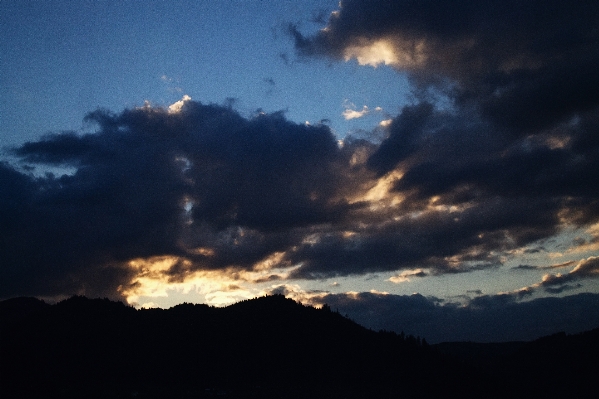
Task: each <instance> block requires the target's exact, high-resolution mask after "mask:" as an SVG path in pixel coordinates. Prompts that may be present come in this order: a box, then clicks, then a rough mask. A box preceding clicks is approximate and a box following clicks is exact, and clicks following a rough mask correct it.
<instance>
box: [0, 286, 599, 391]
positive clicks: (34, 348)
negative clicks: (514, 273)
mask: <svg viewBox="0 0 599 399" xmlns="http://www.w3.org/2000/svg"><path fill="white" fill-rule="evenodd" d="M597 335H598V332H597V331H593V332H589V333H587V334H579V335H576V336H566V335H565V334H563V335H559V336H553V337H548V338H544V339H541V340H538V341H534V342H530V343H514V344H513V345H508V346H505V344H502V345H504V346H503V348H508V347H509V350H503V349H502V347H501V346H496V347H492V346H489V345H490V344H483V345H482V346H481V344H468V343H462V344H459V343H455V344H444V345H435V346H429V345H427V344H426V341H425V340H423V339H420V338H417V337H413V336H404V335H403V334H395V333H391V332H384V331H380V332H374V331H371V330H368V329H366V328H364V327H362V326H360V325H358V324H356V323H354V322H353V321H351V320H349V319H347V318H345V317H343V316H341V315H340V314H338V313H336V312H332V311H331V310H330V309H329V308H328V307H325V308H323V309H314V308H312V307H307V306H303V305H301V304H299V303H296V302H294V301H293V300H291V299H286V298H285V297H283V296H281V295H274V296H267V297H261V298H256V299H253V300H248V301H243V302H239V303H236V304H234V305H231V306H228V307H225V308H214V307H210V306H207V305H193V304H181V305H177V306H175V307H173V308H170V309H168V310H164V309H140V310H136V309H134V308H131V307H128V306H126V305H124V304H122V303H120V302H112V301H109V300H107V299H87V298H84V297H78V296H76V297H72V298H70V299H67V300H65V301H62V302H59V303H58V304H56V305H48V304H45V303H44V302H42V301H39V300H37V299H33V298H15V299H10V300H5V301H2V302H0V383H1V385H0V397H2V398H24V397H36V398H54V397H62V398H75V397H86V398H90V397H97V398H112V397H114V398H162V397H173V398H208V397H223V398H429V397H431V398H432V397H435V398H436V397H463V398H469V397H471V398H474V397H476V398H481V397H484V398H502V397H508V396H509V397H527V398H528V397H553V396H551V395H552V394H553V393H556V392H560V393H565V392H566V391H567V390H569V392H570V393H572V392H574V393H576V395H574V396H571V395H565V396H570V397H583V396H584V394H585V390H586V389H587V388H588V387H589V386H591V385H590V384H591V381H592V382H593V383H594V379H595V378H596V377H595V376H596V375H597V374H596V372H597V371H598V367H597V361H596V360H597V359H599V358H598V357H597V355H598V354H599V349H598V346H597V345H598V342H599V337H598V336H597ZM578 359H582V360H584V361H591V360H593V359H594V360H595V362H594V365H593V366H590V367H589V366H587V368H586V369H584V370H583V369H582V367H573V366H572V365H571V363H576V362H577V361H578ZM531 368H534V370H531ZM535 370H537V371H535ZM544 373H549V375H554V374H556V373H563V374H562V375H564V376H568V377H577V379H576V384H575V385H576V386H577V387H573V384H569V385H567V386H566V385H564V389H561V388H560V387H556V386H555V385H558V383H557V381H560V380H559V379H558V378H557V376H556V378H555V382H553V381H549V382H546V383H545V384H544V385H543V384H541V382H542V379H543V376H544V375H547V374H544ZM573 373H576V376H574V375H573ZM526 383H530V384H532V385H529V386H528V387H526V386H524V387H521V385H522V384H526ZM593 386H594V385H593ZM531 387H534V389H533V388H531ZM524 393H526V396H524ZM537 395H538V396H537ZM541 395H542V396H541ZM589 397H591V396H589ZM593 397H594V396H593Z"/></svg>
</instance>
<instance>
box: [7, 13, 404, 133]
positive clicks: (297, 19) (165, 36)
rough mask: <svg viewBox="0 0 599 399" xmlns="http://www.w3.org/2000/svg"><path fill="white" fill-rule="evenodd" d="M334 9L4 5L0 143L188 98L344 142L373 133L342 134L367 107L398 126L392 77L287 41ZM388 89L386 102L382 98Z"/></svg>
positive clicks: (397, 91)
mask: <svg viewBox="0 0 599 399" xmlns="http://www.w3.org/2000/svg"><path fill="white" fill-rule="evenodd" d="M336 7H337V2H335V1H332V2H326V1H325V2H323V1H312V2H309V1H306V2H300V3H298V2H292V1H280V2H273V1H218V2H204V1H200V2H197V1H189V2H185V1H180V2H176V3H170V2H163V1H150V2H140V1H126V2H109V1H83V2H72V1H50V2H39V1H33V2H21V1H13V2H11V1H8V2H3V4H2V16H1V18H2V26H3V27H4V29H3V30H4V32H5V34H4V35H3V39H2V54H3V59H4V60H3V62H2V87H3V91H4V93H3V96H2V115H3V116H2V120H3V123H2V128H1V129H2V131H1V134H2V138H3V141H4V142H5V143H7V144H19V143H22V142H23V141H27V140H34V139H36V138H37V137H39V136H40V135H41V134H44V133H46V132H49V131H60V130H73V129H79V128H83V127H84V126H83V124H82V119H83V115H85V114H86V113H87V112H89V111H90V110H94V109H96V108H98V107H102V108H107V109H110V110H114V111H118V110H121V109H123V108H125V107H135V106H140V105H143V103H144V101H149V102H151V103H152V104H155V105H162V106H165V105H169V104H172V103H174V102H175V101H177V100H179V99H181V97H182V96H183V95H185V94H186V95H189V96H191V98H192V99H194V100H197V101H201V102H204V103H218V104H222V103H224V102H225V101H227V99H234V101H235V108H236V109H238V110H239V111H240V112H241V113H242V114H244V115H250V114H252V113H254V112H255V111H256V110H258V109H263V110H265V111H267V112H274V111H279V110H285V111H286V115H287V117H288V118H289V119H291V120H293V121H296V122H305V121H310V122H311V123H315V122H318V121H320V120H321V119H330V120H331V126H332V128H333V129H335V131H336V133H337V134H339V135H340V136H341V137H343V136H344V135H345V134H347V132H349V131H351V130H352V129H358V128H361V127H370V126H371V125H375V124H376V123H378V122H379V121H380V120H383V119H384V118H385V114H384V113H383V112H378V113H377V114H376V115H372V117H371V118H370V120H369V121H368V122H369V123H368V124H362V123H357V121H356V120H354V121H353V123H351V122H347V123H346V122H345V119H344V118H343V117H342V112H343V111H345V109H347V108H355V109H357V110H363V106H364V105H366V106H368V107H370V108H371V109H373V110H374V108H376V107H377V106H378V107H382V108H383V110H384V111H385V112H386V113H388V114H396V113H397V112H398V110H399V108H400V107H401V105H402V104H403V103H404V102H406V101H408V97H409V88H408V87H407V84H406V82H405V79H402V78H401V77H399V76H398V75H397V73H395V72H394V71H392V70H391V69H390V68H379V69H376V70H375V69H373V68H362V67H359V66H357V65H356V63H355V62H352V63H347V64H345V63H331V62H327V61H317V62H314V61H310V62H309V61H306V60H298V58H297V57H296V56H295V54H294V49H293V42H292V40H291V38H290V36H289V35H287V34H286V31H287V27H288V24H289V23H298V24H300V26H302V27H303V28H305V29H306V30H308V31H310V30H315V29H318V28H319V26H318V25H317V24H316V23H315V22H313V21H312V20H313V19H314V18H316V17H317V16H318V15H325V16H326V15H328V13H330V12H331V11H333V10H334V9H335V8H336ZM381 87H384V88H385V90H380V88H381Z"/></svg>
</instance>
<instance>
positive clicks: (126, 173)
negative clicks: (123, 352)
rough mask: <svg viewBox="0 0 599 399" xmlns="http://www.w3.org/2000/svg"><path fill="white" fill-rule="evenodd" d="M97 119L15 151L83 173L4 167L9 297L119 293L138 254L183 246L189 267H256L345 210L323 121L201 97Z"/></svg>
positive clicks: (181, 266) (176, 271) (175, 270)
mask: <svg viewBox="0 0 599 399" xmlns="http://www.w3.org/2000/svg"><path fill="white" fill-rule="evenodd" d="M87 119H88V120H89V121H92V122H95V123H97V125H98V126H99V130H98V132H96V133H94V134H85V135H77V134H75V133H64V134H52V135H48V136H46V137H44V138H42V139H41V140H39V141H36V142H28V143H25V144H23V145H22V146H20V147H19V148H16V149H15V150H14V151H13V152H14V154H15V155H16V156H18V157H20V158H21V159H22V161H24V162H27V163H33V164H36V165H39V164H45V165H51V166H67V167H74V168H76V172H75V173H74V174H72V175H63V176H59V177H57V176H54V175H51V174H47V175H46V176H44V177H34V176H33V175H25V174H22V173H19V172H17V171H16V170H15V169H13V168H12V167H10V166H9V165H7V164H2V165H1V166H0V173H1V174H2V179H1V180H0V181H1V182H2V189H1V190H0V191H1V192H2V194H1V197H0V201H1V204H0V205H2V207H3V212H2V218H3V220H2V222H3V223H2V229H1V231H0V234H1V237H2V251H1V252H2V253H1V254H0V257H1V258H2V267H1V271H0V272H1V273H2V278H1V279H0V280H2V284H1V290H0V296H2V297H8V296H13V295H57V294H67V295H69V294H72V293H85V294H87V295H103V296H110V297H114V296H117V295H118V293H119V290H122V289H123V286H126V285H127V284H129V283H131V281H133V280H132V278H133V277H134V276H133V271H132V270H131V268H129V267H128V266H127V262H128V261H130V260H131V259H135V258H147V257H151V256H163V255H172V256H179V257H185V259H191V261H192V266H191V268H192V269H196V268H207V269H210V268H220V267H226V266H232V267H250V268H251V265H252V264H253V263H254V262H256V261H258V260H261V259H262V258H264V257H265V256H267V255H269V254H271V253H272V252H274V251H277V250H283V249H286V248H287V246H288V245H289V243H290V242H292V241H293V240H294V239H297V237H295V236H294V234H295V233H294V229H300V228H302V227H305V226H310V225H313V224H321V223H333V222H335V221H336V220H337V219H338V218H340V217H341V216H342V215H343V214H344V213H345V212H347V209H348V205H347V204H346V203H345V202H344V201H343V200H342V199H340V198H337V197H336V193H337V186H338V185H339V184H341V181H340V178H341V176H342V175H341V174H339V173H337V172H336V171H335V169H336V168H337V166H336V164H337V163H339V162H340V152H339V149H338V147H337V142H336V140H335V138H334V136H333V135H332V134H331V132H330V130H329V128H328V127H326V126H323V125H320V126H305V125H296V124H293V123H291V122H289V121H287V120H285V119H284V117H283V116H282V115H281V114H272V115H259V116H257V117H256V118H253V119H245V118H242V117H240V116H239V115H238V114H237V113H235V112H234V111H232V110H231V108H230V107H221V106H216V105H202V104H200V103H195V102H192V101H186V102H184V105H183V108H182V109H181V110H180V111H179V112H169V111H168V110H166V109H160V108H151V107H145V108H142V109H133V110H126V111H124V112H122V113H121V114H112V113H110V112H107V111H96V112H93V113H91V114H89V115H88V117H87ZM198 247H202V248H204V250H201V249H200V250H197V248H198ZM206 248H207V249H206ZM187 269H189V266H187V263H182V262H175V264H174V265H173V266H172V267H171V269H170V270H169V271H167V272H166V274H167V275H169V276H170V278H171V279H172V280H173V279H174V280H177V279H178V278H179V279H180V278H182V277H181V276H183V275H184V273H185V272H187V271H188V270H187ZM119 287H120V288H119Z"/></svg>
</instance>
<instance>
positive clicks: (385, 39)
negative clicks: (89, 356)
mask: <svg viewBox="0 0 599 399" xmlns="http://www.w3.org/2000/svg"><path fill="white" fill-rule="evenodd" d="M598 10H599V5H598V4H595V3H592V2H581V3H572V4H571V3H566V2H557V1H550V2H546V1H545V2H540V1H531V2H526V3H522V2H516V1H509V2H507V3H506V2H498V1H493V2H487V3H485V5H483V4H482V3H480V2H475V1H465V2H460V3H459V4H458V5H455V4H454V5H450V4H449V3H446V2H434V1H424V2H404V1H397V2H388V1H358V0H353V1H343V2H342V5H341V8H340V10H339V11H337V12H335V13H333V14H332V15H331V16H330V18H329V20H328V23H327V26H326V27H325V28H324V29H322V30H320V31H319V32H317V33H316V34H313V35H310V34H302V33H301V32H300V31H299V30H298V29H297V28H296V27H293V26H292V27H291V28H290V32H291V34H292V35H293V38H294V40H295V46H296V50H297V54H298V56H300V57H307V58H308V59H309V58H310V57H325V58H329V59H332V60H338V62H345V61H351V60H354V59H355V60H357V62H358V63H359V64H363V65H371V66H377V65H381V64H387V65H389V66H391V67H393V68H395V69H396V70H397V73H398V74H407V75H408V76H409V77H410V81H411V82H412V85H413V93H414V101H413V103H411V104H408V105H403V106H402V107H401V108H400V109H399V111H398V113H397V115H396V116H395V117H394V118H393V119H392V120H391V121H390V122H389V123H385V126H379V127H374V128H373V130H374V129H378V130H377V131H381V129H383V131H384V132H385V136H384V139H383V140H382V141H380V142H378V141H377V142H370V141H368V140H365V139H362V138H358V137H352V136H351V135H350V136H348V137H345V138H344V139H343V140H341V142H340V141H339V138H338V137H336V136H335V135H334V133H333V131H332V130H331V129H330V127H329V126H327V125H325V124H316V125H308V124H297V123H294V122H292V121H290V120H288V119H287V118H286V116H285V114H284V113H283V112H278V113H271V114H265V113H263V112H257V113H256V114H255V115H253V116H250V117H246V116H242V115H240V114H239V113H238V112H237V111H236V110H234V109H232V108H231V107H230V106H226V105H215V104H203V103H201V102H197V101H193V100H191V99H190V98H189V97H184V98H183V99H182V100H181V101H179V102H177V103H176V104H174V105H173V106H172V107H171V108H163V107H154V106H151V105H146V106H144V107H141V108H135V109H125V110H123V111H122V112H119V113H112V112H109V111H104V110H96V111H92V112H90V113H89V114H88V115H87V117H86V120H87V121H89V122H90V123H92V124H95V125H96V126H97V131H96V132H94V133H88V134H77V133H74V132H64V133H56V134H49V135H46V136H44V137H42V138H40V139H39V140H37V141H31V142H27V143H24V144H23V145H21V146H19V147H17V148H13V149H11V154H12V155H13V156H14V157H16V158H17V159H18V160H19V162H20V163H18V165H17V164H9V163H7V162H4V163H0V207H1V208H2V214H0V222H1V223H0V238H1V240H2V246H1V248H0V259H1V262H2V265H1V268H0V281H1V283H0V298H7V297H11V296H18V295H35V296H44V297H59V296H61V295H71V294H84V295H89V296H107V297H111V298H121V299H126V298H127V297H131V296H135V295H139V293H140V292H141V290H143V288H144V287H143V286H144V284H146V283H147V282H148V281H150V280H156V281H163V282H167V283H176V282H182V281H186V280H187V279H190V278H192V277H193V276H195V275H197V274H198V273H216V274H219V273H220V274H223V275H229V276H235V279H237V280H239V281H244V280H245V281H246V282H249V283H255V282H264V281H278V280H286V281H294V280H314V279H321V278H335V277H343V276H361V275H367V274H370V273H378V272H390V273H396V275H397V277H396V278H395V280H396V281H395V282H397V283H401V282H402V281H404V279H406V278H412V277H414V278H420V277H422V278H435V277H436V276H439V275H444V274H453V273H468V272H471V271H476V270H481V269H487V268H497V267H500V266H501V265H502V264H503V263H504V262H505V259H506V257H509V256H512V255H511V254H514V253H517V252H518V251H524V249H525V248H527V247H532V246H535V245H538V243H539V242H541V241H543V240H549V239H552V238H555V237H557V236H558V235H559V234H561V233H563V232H564V231H566V230H567V229H572V230H580V231H586V232H587V236H586V238H583V239H580V240H578V241H576V242H575V243H573V244H572V245H571V246H570V247H569V249H568V250H570V251H576V248H578V250H579V251H580V252H581V253H582V252H583V251H585V253H588V252H589V251H591V252H592V251H595V254H596V253H597V250H599V244H598V243H599V229H597V224H598V223H599V186H598V185H597V183H596V182H597V181H599V70H597V68H596V66H597V65H599V51H597V43H598V41H599V18H596V17H597V16H598V15H599V12H598ZM366 67H370V66H366ZM439 98H441V99H443V101H438V99H439ZM398 106H399V104H398ZM367 111H368V108H367V107H364V108H363V109H362V110H359V111H358V110H353V112H354V113H351V114H349V113H348V115H350V116H351V117H354V118H357V117H358V116H362V115H363V114H366V113H367ZM15 165H17V166H15ZM45 167H59V168H67V169H69V170H74V172H73V173H72V174H64V175H54V174H51V173H47V174H43V173H39V171H40V170H41V171H43V170H44V168H45ZM596 265H597V261H596V258H588V259H586V260H585V259H583V256H581V257H580V258H579V262H578V264H577V265H576V266H575V268H574V269H573V270H571V271H570V272H567V273H564V274H549V275H548V276H549V277H547V278H543V281H542V282H536V283H532V284H531V285H530V286H529V287H523V288H527V289H528V290H540V289H544V290H545V293H547V294H557V293H560V292H563V291H567V290H568V289H569V288H571V287H574V286H576V284H579V285H578V287H579V286H580V285H583V284H584V281H585V280H587V279H594V278H596V277H597V276H598V275H599V273H598V271H597V270H598V269H597V266H596ZM572 266H574V265H572ZM414 270H419V272H414ZM513 272H517V270H515V271H513ZM391 281H393V280H391ZM573 284H574V285H573ZM468 288H478V287H468ZM465 289H466V288H465ZM524 292H525V291H521V292H520V293H519V294H518V293H513V295H512V297H518V295H520V296H522V295H524V294H523V293H524ZM331 295H332V294H331ZM335 298H336V297H333V296H331V297H330V298H329V299H330V300H334V301H337V300H338V298H337V299H335ZM389 298H390V297H389Z"/></svg>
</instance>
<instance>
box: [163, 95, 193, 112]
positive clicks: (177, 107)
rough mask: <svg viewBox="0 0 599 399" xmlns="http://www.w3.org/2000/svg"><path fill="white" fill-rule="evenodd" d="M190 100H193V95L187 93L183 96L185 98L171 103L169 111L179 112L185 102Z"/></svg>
mask: <svg viewBox="0 0 599 399" xmlns="http://www.w3.org/2000/svg"><path fill="white" fill-rule="evenodd" d="M190 100H191V97H190V96H188V95H187V94H185V95H184V96H183V98H181V99H180V100H179V101H177V102H175V103H173V104H171V105H169V106H168V112H169V114H176V113H178V112H181V109H182V108H183V106H184V105H185V103H186V102H187V101H190Z"/></svg>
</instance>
